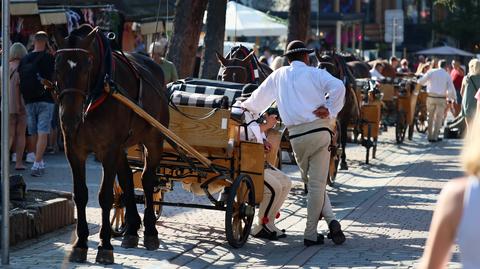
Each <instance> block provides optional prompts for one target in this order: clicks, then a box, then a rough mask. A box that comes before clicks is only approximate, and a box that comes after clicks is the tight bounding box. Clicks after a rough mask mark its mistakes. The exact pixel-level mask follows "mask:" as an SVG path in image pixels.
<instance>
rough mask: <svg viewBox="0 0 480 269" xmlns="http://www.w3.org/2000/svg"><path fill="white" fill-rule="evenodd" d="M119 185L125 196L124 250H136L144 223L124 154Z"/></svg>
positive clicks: (119, 162) (120, 162)
mask: <svg viewBox="0 0 480 269" xmlns="http://www.w3.org/2000/svg"><path fill="white" fill-rule="evenodd" d="M117 175H118V183H119V184H120V187H121V188H122V191H123V195H124V196H125V207H126V213H125V221H126V225H127V227H126V231H125V235H124V236H123V240H122V247H123V248H135V247H137V245H138V233H137V231H138V230H139V229H140V225H141V223H142V221H141V219H140V216H139V215H138V211H137V205H136V203H135V193H134V184H133V174H132V169H131V168H130V166H129V165H128V160H127V156H126V154H124V153H122V154H121V155H120V157H119V160H118V170H117Z"/></svg>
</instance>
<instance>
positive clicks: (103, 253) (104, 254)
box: [95, 248, 113, 264]
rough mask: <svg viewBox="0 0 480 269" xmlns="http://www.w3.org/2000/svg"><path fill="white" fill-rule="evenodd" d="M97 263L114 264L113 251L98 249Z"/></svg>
mask: <svg viewBox="0 0 480 269" xmlns="http://www.w3.org/2000/svg"><path fill="white" fill-rule="evenodd" d="M95 262H97V263H100V264H112V263H113V250H110V249H101V248H100V249H98V252H97V257H96V258H95Z"/></svg>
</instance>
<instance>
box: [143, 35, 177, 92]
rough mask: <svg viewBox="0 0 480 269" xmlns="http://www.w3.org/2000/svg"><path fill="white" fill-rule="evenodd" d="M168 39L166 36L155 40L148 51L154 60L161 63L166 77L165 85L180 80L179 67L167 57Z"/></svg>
mask: <svg viewBox="0 0 480 269" xmlns="http://www.w3.org/2000/svg"><path fill="white" fill-rule="evenodd" d="M167 45H168V41H167V39H166V38H162V39H160V40H159V41H155V42H153V43H152V44H150V48H149V50H148V53H149V54H150V57H151V58H152V59H153V61H154V62H156V63H157V64H159V65H160V66H161V67H162V70H163V77H164V79H165V85H166V84H168V83H170V82H173V81H177V80H178V75H177V68H175V65H174V64H173V63H172V62H170V61H167V59H165V53H166V52H167Z"/></svg>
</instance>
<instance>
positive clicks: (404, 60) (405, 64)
mask: <svg viewBox="0 0 480 269" xmlns="http://www.w3.org/2000/svg"><path fill="white" fill-rule="evenodd" d="M400 65H401V66H402V67H404V68H405V67H408V61H407V59H402V60H401V61H400Z"/></svg>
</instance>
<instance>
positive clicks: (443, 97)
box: [428, 95, 447, 99]
mask: <svg viewBox="0 0 480 269" xmlns="http://www.w3.org/2000/svg"><path fill="white" fill-rule="evenodd" d="M428 97H431V98H442V99H445V98H447V97H446V96H432V95H428Z"/></svg>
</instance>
